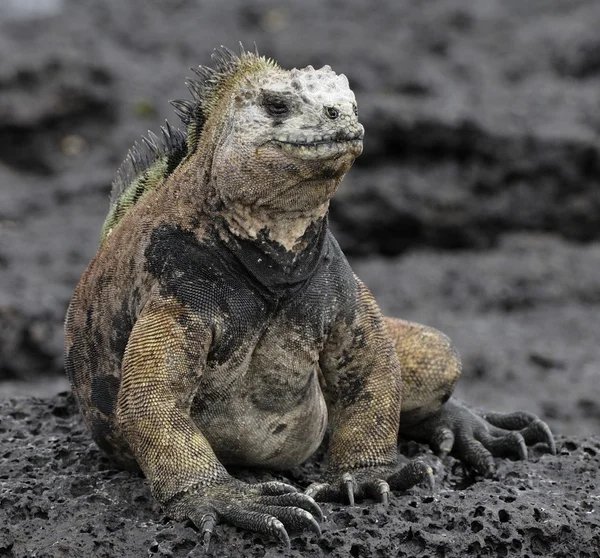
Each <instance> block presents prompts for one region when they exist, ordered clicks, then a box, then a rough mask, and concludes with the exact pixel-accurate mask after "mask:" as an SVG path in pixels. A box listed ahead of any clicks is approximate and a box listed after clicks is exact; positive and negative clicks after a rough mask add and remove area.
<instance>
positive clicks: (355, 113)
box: [352, 105, 358, 116]
mask: <svg viewBox="0 0 600 558" xmlns="http://www.w3.org/2000/svg"><path fill="white" fill-rule="evenodd" d="M352 110H353V111H354V116H358V107H357V106H356V105H352Z"/></svg>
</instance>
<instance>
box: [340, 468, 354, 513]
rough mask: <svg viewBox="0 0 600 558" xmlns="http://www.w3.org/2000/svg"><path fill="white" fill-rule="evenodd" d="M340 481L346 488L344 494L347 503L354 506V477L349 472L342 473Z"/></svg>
mask: <svg viewBox="0 0 600 558" xmlns="http://www.w3.org/2000/svg"><path fill="white" fill-rule="evenodd" d="M342 483H343V485H344V487H345V490H346V496H348V503H349V504H350V505H351V506H354V477H353V476H352V475H351V474H350V473H344V474H343V475H342Z"/></svg>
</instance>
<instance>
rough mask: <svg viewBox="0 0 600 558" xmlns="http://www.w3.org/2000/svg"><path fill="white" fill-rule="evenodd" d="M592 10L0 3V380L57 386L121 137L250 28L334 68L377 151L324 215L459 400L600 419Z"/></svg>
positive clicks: (304, 60)
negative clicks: (428, 349) (434, 350)
mask: <svg viewBox="0 0 600 558" xmlns="http://www.w3.org/2000/svg"><path fill="white" fill-rule="evenodd" d="M598 29H600V2H598V1H597V0H528V1H527V2H522V1H521V0H480V1H478V2H472V1H471V0H423V1H421V2H414V1H411V0H386V1H381V2H369V1H366V0H365V1H362V2H361V1H352V2H345V1H342V0H328V1H317V0H304V1H303V2H293V3H287V2H276V1H273V0H252V1H242V0H229V1H227V2H223V1H217V0H205V1H202V2H200V1H198V0H127V1H123V0H2V1H0V396H4V397H6V396H12V395H17V394H21V395H28V394H29V395H49V394H52V393H55V392H57V391H60V390H64V389H66V387H67V383H66V380H65V379H64V376H63V372H62V365H63V361H62V343H63V335H62V320H63V317H64V314H65V311H66V307H67V304H68V302H69V299H70V296H71V293H72V291H73V289H74V287H75V285H76V283H77V281H78V279H79V276H80V274H81V273H82V271H83V270H84V269H85V266H86V265H87V263H88V262H89V260H90V259H91V257H92V256H93V254H94V252H95V250H96V248H97V245H98V239H99V232H100V227H101V225H102V222H103V219H104V217H105V214H106V212H107V209H108V193H109V190H110V183H111V180H112V176H113V174H114V172H115V171H116V169H117V167H118V165H119V164H120V162H121V161H122V160H123V158H124V157H125V154H126V152H127V150H128V148H129V147H130V146H131V145H132V144H133V142H134V141H136V140H138V139H139V138H140V136H141V135H142V134H145V133H146V131H147V130H148V129H150V130H154V131H157V130H158V128H159V126H160V125H161V123H163V121H164V119H165V118H167V117H168V118H169V120H170V122H172V123H173V124H177V118H176V117H175V115H174V114H173V113H172V110H171V108H170V106H169V105H168V103H167V100H168V99H174V98H180V97H185V96H187V92H186V89H185V85H184V78H185V76H186V75H190V73H191V72H190V71H189V67H190V66H195V65H198V64H210V53H211V51H212V49H213V48H214V47H216V46H219V45H221V44H224V45H226V46H229V47H230V48H233V49H235V48H236V45H237V43H238V41H242V42H243V43H244V44H245V45H246V46H248V47H251V46H252V45H253V43H254V42H256V43H257V45H258V47H259V50H260V51H261V53H264V54H266V55H268V56H270V57H272V58H275V59H276V60H277V61H279V63H280V64H281V65H282V66H284V67H293V66H297V67H303V66H306V65H308V64H312V65H314V66H316V67H319V66H321V65H323V64H330V65H331V66H332V67H333V68H334V69H335V70H336V71H338V72H343V73H345V74H346V75H347V76H348V78H349V80H350V83H351V85H352V87H353V89H354V91H355V93H356V95H357V98H358V102H359V111H360V115H361V120H362V122H363V124H364V125H365V128H366V138H365V151H364V154H363V155H362V156H361V157H360V159H359V160H358V161H357V163H356V165H355V167H354V168H353V169H352V171H351V172H350V174H349V175H348V177H347V179H346V180H345V182H344V183H343V184H342V187H341V189H340V191H339V193H338V195H337V197H336V199H335V200H334V202H333V203H332V207H331V222H332V226H333V228H334V230H335V232H336V235H337V237H338V239H339V241H340V243H341V244H342V247H343V249H344V250H345V251H346V253H347V255H348V256H349V258H350V260H351V262H352V264H353V265H354V267H355V270H356V271H357V273H358V274H359V275H360V276H361V277H362V278H363V280H365V281H366V283H367V284H368V285H369V286H370V288H371V289H372V290H373V292H374V294H375V295H376V297H377V298H378V300H379V302H380V305H381V306H382V308H383V310H384V311H385V312H386V313H390V314H393V315H397V316H401V317H404V318H406V319H412V320H417V321H421V322H424V323H428V324H430V325H433V326H435V327H438V328H439V329H442V330H443V331H444V332H446V333H447V334H448V335H450V337H452V339H453V340H454V341H455V343H456V345H457V346H458V349H459V351H460V352H461V354H462V356H463V360H464V376H463V379H462V380H461V382H460V385H459V388H458V393H459V395H460V396H461V397H463V398H465V399H467V400H468V401H471V402H473V403H474V404H476V405H481V406H486V407H493V408H496V409H498V410H510V409H516V408H526V409H528V410H530V411H532V412H536V413H539V414H540V415H541V416H542V417H543V418H544V419H545V420H547V421H548V422H549V423H550V424H551V426H552V427H553V429H554V430H555V431H557V432H562V433H564V434H582V435H586V434H590V433H596V434H597V433H598V432H600V381H599V380H600V351H599V350H598V340H599V337H600V311H599V310H600V243H599V239H600V150H599V148H600V139H599V131H600V34H599V33H598Z"/></svg>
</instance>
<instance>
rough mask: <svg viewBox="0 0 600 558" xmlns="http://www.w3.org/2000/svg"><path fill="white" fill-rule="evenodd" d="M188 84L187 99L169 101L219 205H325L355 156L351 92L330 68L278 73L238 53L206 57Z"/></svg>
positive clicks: (357, 144)
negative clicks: (208, 62)
mask: <svg viewBox="0 0 600 558" xmlns="http://www.w3.org/2000/svg"><path fill="white" fill-rule="evenodd" d="M213 59H214V60H215V65H216V69H215V70H212V69H207V68H204V67H201V68H200V70H198V72H197V74H198V75H199V77H200V79H199V80H190V81H188V86H189V88H190V90H191V92H192V94H193V96H194V102H189V101H187V102H181V101H178V102H175V108H176V110H178V112H179V114H180V116H181V118H182V119H183V121H184V122H185V123H186V125H187V128H188V138H189V139H190V140H191V141H190V142H189V147H190V150H192V151H194V150H195V151H196V155H194V154H190V157H194V156H196V157H198V159H199V164H200V165H201V166H203V167H204V165H205V163H206V162H207V161H208V160H210V176H211V180H212V182H213V183H214V184H215V186H216V189H217V191H218V194H219V197H221V198H222V200H223V201H225V202H226V203H227V202H233V203H239V204H243V205H254V206H260V207H262V208H265V209H266V208H269V209H271V210H279V211H281V212H296V211H303V210H310V209H313V208H316V207H320V206H322V205H323V204H324V203H327V202H328V201H329V198H330V197H331V195H332V194H333V193H334V191H335V189H336V188H337V185H338V184H339V182H340V181H341V179H342V177H343V176H344V174H345V173H346V172H347V171H348V169H349V168H350V166H351V165H352V163H353V161H354V159H355V158H356V157H357V156H358V155H360V153H361V151H362V138H363V133H364V129H363V127H362V125H361V124H360V123H359V122H358V110H357V107H356V100H355V97H354V93H353V92H352V90H351V89H350V88H349V85H348V80H347V78H346V76H344V75H337V74H336V73H335V72H333V71H332V70H331V68H330V67H329V66H324V67H323V68H321V69H318V70H315V69H314V68H313V67H312V66H308V67H307V68H304V69H302V70H297V69H293V70H289V71H288V70H283V69H281V68H280V67H279V66H278V65H277V64H275V63H274V62H273V61H271V60H268V59H266V58H264V57H260V56H258V55H257V54H254V53H249V52H245V51H242V53H241V55H240V56H239V57H238V56H236V55H234V54H233V53H231V52H230V51H227V50H219V51H217V52H216V53H215V55H214V56H213Z"/></svg>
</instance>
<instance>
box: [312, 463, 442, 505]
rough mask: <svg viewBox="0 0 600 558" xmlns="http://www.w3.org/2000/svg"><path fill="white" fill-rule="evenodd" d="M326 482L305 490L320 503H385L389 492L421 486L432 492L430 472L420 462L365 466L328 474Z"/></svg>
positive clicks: (431, 471) (432, 481)
mask: <svg viewBox="0 0 600 558" xmlns="http://www.w3.org/2000/svg"><path fill="white" fill-rule="evenodd" d="M327 477H328V481H327V482H320V483H313V484H311V485H310V486H309V487H308V488H307V489H306V491H305V494H306V495H307V496H311V497H312V498H314V499H315V500H317V501H320V502H345V503H348V504H350V505H351V506H353V505H354V501H355V500H357V499H358V500H361V499H363V498H373V499H374V500H378V501H380V502H382V503H383V504H384V505H387V504H388V501H389V494H390V491H391V490H406V489H407V488H410V487H412V486H415V485H417V484H420V483H423V482H424V483H426V484H427V485H428V487H429V488H430V489H433V485H434V480H433V470H432V469H431V467H429V466H428V465H426V464H425V463H423V462H422V461H419V460H414V461H411V462H410V463H408V464H407V465H405V466H404V467H402V468H401V469H398V470H395V469H393V468H391V467H368V468H367V467H365V468H361V469H354V470H351V471H346V472H344V473H329V474H328V475H327Z"/></svg>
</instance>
